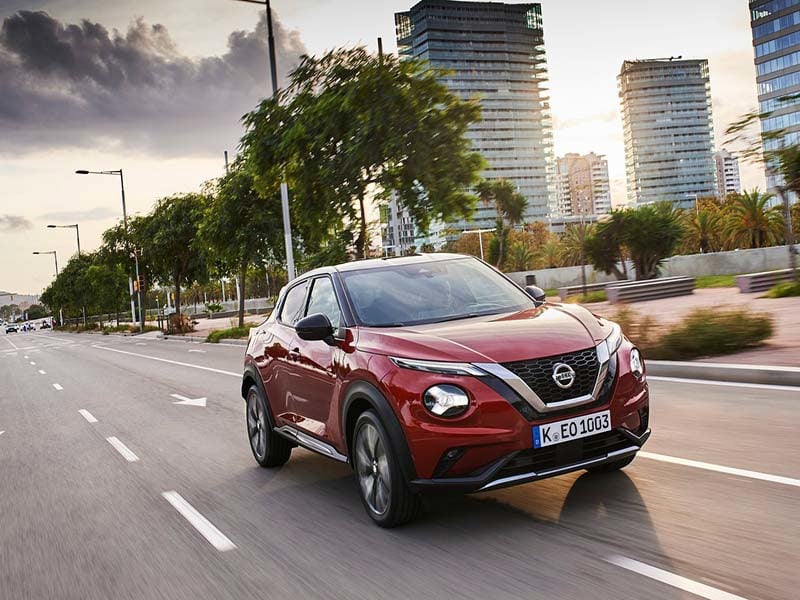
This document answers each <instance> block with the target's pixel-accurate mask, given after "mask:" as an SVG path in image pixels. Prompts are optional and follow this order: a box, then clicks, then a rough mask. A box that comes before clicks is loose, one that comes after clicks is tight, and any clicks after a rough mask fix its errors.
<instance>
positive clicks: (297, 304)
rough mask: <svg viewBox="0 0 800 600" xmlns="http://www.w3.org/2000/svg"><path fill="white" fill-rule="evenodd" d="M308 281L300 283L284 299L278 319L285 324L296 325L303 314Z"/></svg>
mask: <svg viewBox="0 0 800 600" xmlns="http://www.w3.org/2000/svg"><path fill="white" fill-rule="evenodd" d="M307 287H308V281H304V282H303V283H299V284H297V285H296V286H294V287H293V288H292V289H290V290H289V291H288V292H287V293H286V300H284V301H283V307H282V308H281V314H280V315H279V316H278V319H279V320H280V322H281V323H283V324H284V325H292V326H294V324H295V323H297V322H298V321H299V320H300V318H301V317H302V316H303V308H304V300H305V299H306V288H307Z"/></svg>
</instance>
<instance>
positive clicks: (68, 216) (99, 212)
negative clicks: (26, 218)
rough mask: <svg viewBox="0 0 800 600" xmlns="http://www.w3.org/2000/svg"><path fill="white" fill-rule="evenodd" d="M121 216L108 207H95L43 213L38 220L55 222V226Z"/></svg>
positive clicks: (118, 211)
mask: <svg viewBox="0 0 800 600" xmlns="http://www.w3.org/2000/svg"><path fill="white" fill-rule="evenodd" d="M121 214H122V211H121V210H113V209H112V208H109V207H108V206H95V207H94V208H89V209H86V210H71V211H70V210H67V211H57V212H49V213H45V214H43V215H41V216H40V217H39V220H40V221H55V222H56V223H55V224H56V225H57V224H58V221H69V222H75V223H81V222H83V221H102V220H104V219H111V218H113V217H118V216H120V215H121Z"/></svg>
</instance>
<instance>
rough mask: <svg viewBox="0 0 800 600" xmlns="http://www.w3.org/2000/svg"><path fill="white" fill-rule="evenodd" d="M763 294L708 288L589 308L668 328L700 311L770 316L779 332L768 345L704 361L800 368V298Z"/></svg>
mask: <svg viewBox="0 0 800 600" xmlns="http://www.w3.org/2000/svg"><path fill="white" fill-rule="evenodd" d="M762 295H763V292H762V293H756V294H742V293H740V292H739V290H738V288H708V289H699V290H695V291H694V294H692V295H690V296H678V297H675V298H663V299H660V300H647V301H644V302H635V303H631V304H625V305H620V304H615V305H611V304H609V303H608V302H598V303H595V304H587V305H585V306H586V308H588V309H589V310H591V311H592V312H595V313H597V314H599V315H603V316H607V317H609V318H612V319H613V317H614V315H615V314H616V313H617V311H618V310H619V309H620V308H622V307H623V306H625V307H627V308H630V309H631V310H633V311H634V312H637V313H640V314H642V315H650V316H652V317H653V318H654V319H655V320H656V321H657V322H658V323H659V324H667V325H670V324H674V323H677V322H679V321H680V320H681V319H682V318H683V316H684V315H686V314H687V313H689V312H691V311H693V310H695V309H698V308H746V309H747V310H749V311H752V312H756V313H762V314H769V315H771V316H772V318H773V319H774V330H775V332H774V334H773V336H772V338H770V340H769V341H768V342H767V343H766V344H764V346H762V347H761V348H756V349H753V350H748V351H746V352H740V353H738V354H730V355H727V356H722V357H716V358H704V359H700V360H701V361H703V362H725V363H731V364H752V365H774V366H787V367H800V298H776V299H770V298H760V297H759V296H762Z"/></svg>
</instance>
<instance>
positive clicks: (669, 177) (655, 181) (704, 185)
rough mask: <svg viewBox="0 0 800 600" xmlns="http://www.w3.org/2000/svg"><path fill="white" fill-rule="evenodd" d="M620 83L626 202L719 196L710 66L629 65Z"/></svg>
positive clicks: (688, 201)
mask: <svg viewBox="0 0 800 600" xmlns="http://www.w3.org/2000/svg"><path fill="white" fill-rule="evenodd" d="M618 82H619V95H620V99H621V102H622V124H623V127H624V133H625V169H626V172H627V184H628V185H627V188H628V203H629V204H631V205H636V204H643V203H649V202H656V201H659V200H669V201H672V202H675V203H677V204H679V205H681V206H690V205H693V204H694V202H695V199H696V198H697V197H703V196H716V195H717V186H716V176H715V166H714V157H713V146H714V126H713V123H712V119H711V84H710V80H709V75H708V61H706V60H681V59H680V58H677V59H676V58H667V59H654V60H626V61H625V62H623V63H622V70H621V71H620V74H619V77H618Z"/></svg>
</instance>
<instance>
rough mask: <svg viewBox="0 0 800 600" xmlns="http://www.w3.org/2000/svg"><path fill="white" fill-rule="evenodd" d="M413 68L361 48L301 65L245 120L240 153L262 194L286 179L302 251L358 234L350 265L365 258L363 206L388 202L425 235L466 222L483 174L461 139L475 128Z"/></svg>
mask: <svg viewBox="0 0 800 600" xmlns="http://www.w3.org/2000/svg"><path fill="white" fill-rule="evenodd" d="M438 75H440V73H439V72H437V71H435V70H433V69H430V68H429V67H428V66H427V65H426V64H425V63H423V62H420V61H417V60H403V61H400V60H399V59H398V58H396V57H394V56H391V55H385V56H384V57H383V58H382V59H380V58H378V57H377V56H372V55H370V54H368V53H367V51H366V50H365V49H364V48H355V49H350V50H345V49H339V50H333V51H330V52H328V53H326V54H325V55H324V56H322V57H320V58H317V57H312V56H304V57H302V58H301V61H300V64H299V65H298V67H297V68H296V69H295V70H294V71H293V72H292V73H291V75H290V77H289V85H288V86H287V87H286V89H285V90H283V91H282V92H281V93H280V94H279V96H278V97H277V98H275V99H270V100H266V101H264V102H262V103H261V104H260V105H259V106H258V107H257V108H256V109H255V110H254V111H253V112H251V113H250V114H248V115H246V116H245V125H246V127H247V133H246V134H245V136H244V137H243V139H242V148H243V151H244V154H245V155H246V156H247V159H248V161H249V164H250V166H251V169H252V171H253V173H254V174H256V184H257V186H258V187H259V190H260V191H261V192H262V193H263V194H265V195H269V194H270V193H271V191H272V190H273V189H274V187H275V183H276V182H277V181H279V180H280V178H281V177H286V179H287V181H288V183H289V186H290V189H291V190H292V193H293V202H292V204H293V208H294V210H295V211H296V212H298V213H300V214H303V215H313V217H314V218H313V219H304V220H303V219H301V220H298V221H297V222H298V224H299V225H300V227H301V231H300V235H301V237H302V239H303V243H304V245H305V246H306V247H308V248H316V247H317V246H318V245H319V244H320V242H322V241H323V240H324V239H325V238H328V237H330V236H331V235H332V233H333V232H336V231H341V229H342V228H343V227H345V225H347V224H350V226H355V227H356V228H357V231H356V232H355V241H354V243H355V249H356V256H357V257H359V258H361V257H365V256H366V255H367V250H368V246H369V240H368V229H367V225H368V223H367V210H366V202H367V196H368V195H373V193H374V197H375V198H376V199H377V200H383V199H386V198H387V197H388V195H389V194H390V193H391V192H394V193H395V194H396V195H397V198H398V201H399V203H400V205H402V206H403V207H404V208H406V209H408V211H409V212H410V214H411V216H412V218H413V219H414V221H415V222H416V223H417V225H418V226H419V227H420V228H421V229H422V230H427V228H428V225H429V223H430V222H431V220H433V219H441V220H444V221H447V220H449V219H451V218H453V217H466V216H468V215H469V214H470V213H471V210H472V207H473V204H474V198H473V197H472V196H470V195H469V194H468V193H467V192H466V190H467V189H468V188H469V187H470V186H472V185H473V184H474V183H475V182H476V179H477V173H478V171H479V170H480V169H481V167H482V166H483V161H482V159H481V157H480V155H479V154H477V153H476V152H473V151H472V150H471V149H470V144H469V141H468V140H467V139H466V138H465V133H466V131H467V128H468V126H469V125H470V124H472V123H474V122H475V121H477V120H478V119H479V116H480V108H479V104H478V102H477V101H463V100H460V99H459V98H458V97H457V96H456V95H455V94H453V93H452V92H450V91H449V90H448V89H447V87H446V86H445V85H443V84H442V83H441V82H440V81H439V80H438V79H437V76H438Z"/></svg>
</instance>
